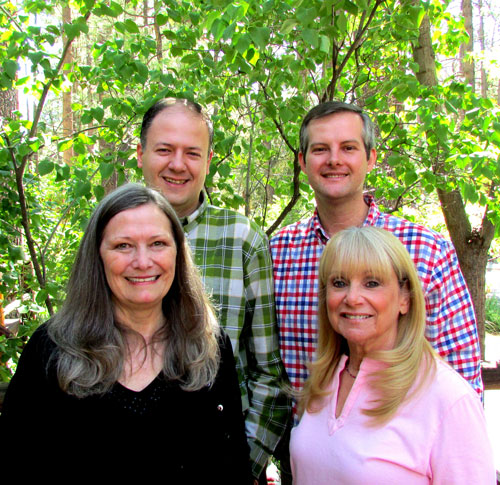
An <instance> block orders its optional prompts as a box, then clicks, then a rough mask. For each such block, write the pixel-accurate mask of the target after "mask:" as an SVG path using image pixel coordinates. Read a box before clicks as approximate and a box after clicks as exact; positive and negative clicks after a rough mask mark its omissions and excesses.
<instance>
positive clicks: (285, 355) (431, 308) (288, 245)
mask: <svg viewBox="0 0 500 485" xmlns="http://www.w3.org/2000/svg"><path fill="white" fill-rule="evenodd" d="M365 202H366V204H367V205H368V206H369V212H368V216H367V218H366V220H365V222H364V225H370V226H376V227H380V228H383V229H385V230H387V231H390V232H392V233H393V234H394V235H395V236H397V237H398V238H399V239H400V240H401V242H402V243H403V244H404V245H405V246H406V248H407V249H408V252H409V253H410V256H411V257H412V259H413V261H414V262H415V265H416V267H417V271H418V274H419V276H420V279H421V281H422V285H423V288H424V293H425V296H426V311H427V326H426V337H427V339H428V340H429V341H430V343H431V344H432V346H433V347H434V348H435V349H436V351H437V352H438V353H439V354H440V355H441V356H442V357H443V358H444V359H445V360H446V361H447V362H448V363H449V364H451V365H452V366H453V367H454V368H455V369H456V370H457V371H458V372H459V373H460V374H462V376H463V377H464V378H465V379H467V380H468V381H469V382H470V384H471V385H472V387H473V388H474V389H475V390H476V391H477V392H478V393H479V394H480V395H482V389H483V386H482V380H481V369H480V355H481V354H480V348H479V340H478V336H477V328H476V319H475V314H474V309H473V305H472V301H471V299H470V295H469V291H468V289H467V286H466V283H465V280H464V278H463V275H462V273H461V271H460V268H459V263H458V259H457V255H456V252H455V249H454V248H453V246H452V244H451V243H450V242H449V241H447V240H446V239H445V238H443V237H442V236H441V235H440V234H438V233H436V232H434V231H431V230H430V229H427V228H425V227H423V226H420V225H418V224H414V223H412V222H409V221H406V220H405V219H401V218H399V217H395V216H391V215H388V214H383V213H381V212H380V210H379V209H378V207H377V205H376V204H375V202H374V200H373V198H372V197H371V196H365ZM327 242H328V236H327V235H326V233H325V231H324V229H323V227H322V226H321V222H320V220H319V217H318V213H317V211H316V212H315V213H314V215H313V217H312V218H311V219H309V220H306V221H303V222H297V223H295V224H291V225H290V226H287V227H285V228H283V229H281V230H280V231H279V232H278V233H277V234H276V235H275V236H273V237H272V238H271V241H270V247H271V254H272V258H273V265H274V284H275V297H276V310H277V316H278V326H279V334H280V350H281V356H282V359H283V363H284V364H285V368H286V370H287V373H288V377H289V378H290V381H291V383H292V385H293V386H294V387H295V388H297V389H301V388H302V384H303V382H304V381H305V380H306V378H307V376H308V372H307V369H306V363H307V362H309V361H311V360H312V358H313V354H314V350H315V348H316V342H317V326H316V314H317V305H318V298H317V293H318V282H317V272H318V268H319V260H320V257H321V254H322V252H323V249H324V247H325V245H326V243H327Z"/></svg>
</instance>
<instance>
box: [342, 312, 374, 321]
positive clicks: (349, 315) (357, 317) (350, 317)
mask: <svg viewBox="0 0 500 485" xmlns="http://www.w3.org/2000/svg"><path fill="white" fill-rule="evenodd" d="M340 316H341V317H343V318H346V319H347V320H366V319H367V318H371V315H355V314H353V313H341V314H340Z"/></svg>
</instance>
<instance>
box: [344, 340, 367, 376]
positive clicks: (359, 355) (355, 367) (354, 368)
mask: <svg viewBox="0 0 500 485" xmlns="http://www.w3.org/2000/svg"><path fill="white" fill-rule="evenodd" d="M364 357H365V354H364V353H363V352H358V350H357V349H355V348H351V346H349V360H348V362H347V363H348V365H349V371H350V372H352V373H353V374H357V373H358V372H359V368H360V367H361V362H362V361H363V359H364Z"/></svg>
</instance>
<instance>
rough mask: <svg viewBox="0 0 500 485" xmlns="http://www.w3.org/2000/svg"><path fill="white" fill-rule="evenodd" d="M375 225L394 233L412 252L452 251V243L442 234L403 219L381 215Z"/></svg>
mask: <svg viewBox="0 0 500 485" xmlns="http://www.w3.org/2000/svg"><path fill="white" fill-rule="evenodd" d="M373 225H374V226H376V227H380V228H382V229H385V230H386V231H389V232H392V233H393V234H394V235H395V236H396V237H397V238H398V239H399V240H400V241H401V242H402V243H403V244H405V245H406V246H407V247H408V248H409V250H410V252H411V251H413V252H420V251H424V252H425V251H426V250H432V251H434V252H436V251H438V252H444V253H445V252H448V251H450V250H451V249H452V245H451V242H450V241H449V240H448V239H446V238H445V237H444V236H443V235H442V234H440V233H438V232H437V231H434V230H433V229H430V228H428V227H426V226H423V225H422V224H417V223H415V222H411V221H408V220H406V219H404V218H402V217H398V216H394V215H391V214H384V213H380V215H379V217H378V218H377V219H376V220H375V221H374V223H373Z"/></svg>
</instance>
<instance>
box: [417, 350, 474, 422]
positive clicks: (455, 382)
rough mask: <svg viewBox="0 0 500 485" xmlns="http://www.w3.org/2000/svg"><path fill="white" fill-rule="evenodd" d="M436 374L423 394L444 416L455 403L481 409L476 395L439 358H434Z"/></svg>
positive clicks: (459, 376) (465, 382)
mask: <svg viewBox="0 0 500 485" xmlns="http://www.w3.org/2000/svg"><path fill="white" fill-rule="evenodd" d="M435 364H436V372H435V375H434V376H433V378H432V381H431V382H430V383H429V385H428V387H427V388H424V390H423V392H424V393H425V395H427V396H428V397H429V399H430V400H432V401H434V402H435V403H436V405H437V406H438V407H439V409H440V411H441V414H442V415H446V414H447V413H448V412H449V411H450V410H451V409H452V408H453V407H454V406H455V405H456V404H457V403H459V402H465V403H469V405H470V406H472V407H477V406H479V407H481V406H482V404H481V400H480V398H479V396H478V394H477V393H476V392H475V391H474V390H473V388H472V386H471V385H470V383H468V382H467V381H466V380H465V379H464V378H463V377H462V376H461V375H460V374H459V373H458V372H457V371H456V370H455V369H453V368H452V367H451V366H450V365H448V364H447V363H446V362H445V361H443V360H442V359H441V358H439V357H437V358H435Z"/></svg>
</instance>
